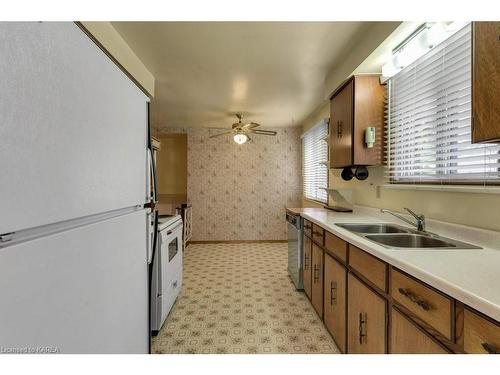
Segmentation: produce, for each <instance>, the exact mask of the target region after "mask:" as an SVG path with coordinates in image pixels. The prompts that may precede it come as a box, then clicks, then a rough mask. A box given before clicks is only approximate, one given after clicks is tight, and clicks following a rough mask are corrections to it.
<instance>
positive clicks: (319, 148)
mask: <svg viewBox="0 0 500 375" xmlns="http://www.w3.org/2000/svg"><path fill="white" fill-rule="evenodd" d="M327 136H328V122H327V120H322V121H321V122H320V123H318V124H317V125H315V126H314V127H313V128H312V129H310V130H308V131H307V132H306V133H305V134H304V135H303V136H302V171H303V183H304V187H303V191H304V193H303V194H304V197H305V198H307V199H312V200H315V201H319V202H323V203H327V197H328V196H327V191H326V190H325V189H326V188H327V187H328V143H327Z"/></svg>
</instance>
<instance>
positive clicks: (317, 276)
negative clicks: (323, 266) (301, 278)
mask: <svg viewBox="0 0 500 375" xmlns="http://www.w3.org/2000/svg"><path fill="white" fill-rule="evenodd" d="M313 276H314V283H316V281H318V280H319V266H318V265H317V264H315V265H314V275H313Z"/></svg>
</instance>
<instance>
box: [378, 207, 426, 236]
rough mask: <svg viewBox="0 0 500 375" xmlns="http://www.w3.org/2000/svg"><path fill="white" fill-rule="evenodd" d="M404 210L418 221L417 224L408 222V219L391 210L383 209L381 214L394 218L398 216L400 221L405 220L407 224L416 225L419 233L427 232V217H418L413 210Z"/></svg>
mask: <svg viewBox="0 0 500 375" xmlns="http://www.w3.org/2000/svg"><path fill="white" fill-rule="evenodd" d="M404 209H405V210H406V211H408V213H409V214H410V215H412V216H413V217H414V218H415V219H416V220H417V222H416V223H414V222H412V221H410V220H408V219H407V218H405V217H404V216H402V215H401V214H399V213H397V212H394V211H391V210H387V209H385V208H381V209H380V212H382V213H388V214H391V215H392V216H396V217H397V218H398V219H399V220H403V221H404V222H405V223H408V224H410V225H415V226H416V227H417V230H418V231H419V232H425V216H424V215H418V214H416V213H415V212H413V211H412V210H410V209H409V208H406V207H404Z"/></svg>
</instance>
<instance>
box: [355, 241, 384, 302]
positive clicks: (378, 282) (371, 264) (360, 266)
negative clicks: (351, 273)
mask: <svg viewBox="0 0 500 375" xmlns="http://www.w3.org/2000/svg"><path fill="white" fill-rule="evenodd" d="M349 265H350V266H351V267H352V268H354V270H356V271H357V272H358V273H360V274H361V275H362V276H364V277H365V278H366V279H368V280H369V281H371V282H372V283H373V284H374V285H375V286H377V287H378V288H379V289H380V290H383V291H384V292H385V291H386V275H387V273H386V271H387V265H386V264H385V263H384V262H382V261H381V260H379V259H377V258H375V257H374V256H372V255H370V254H368V253H366V252H364V251H363V250H361V249H358V248H357V247H356V246H353V245H351V244H349Z"/></svg>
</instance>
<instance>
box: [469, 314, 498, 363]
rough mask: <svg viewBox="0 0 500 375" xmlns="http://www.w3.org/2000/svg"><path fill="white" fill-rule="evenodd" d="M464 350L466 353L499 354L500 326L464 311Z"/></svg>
mask: <svg viewBox="0 0 500 375" xmlns="http://www.w3.org/2000/svg"><path fill="white" fill-rule="evenodd" d="M463 335H464V338H463V340H464V349H465V351H466V352H467V353H475V354H481V353H483V354H484V353H489V354H500V325H499V324H498V322H497V323H496V324H495V323H493V321H491V320H487V319H485V318H483V317H481V316H479V315H478V314H476V313H474V312H472V311H470V310H469V309H467V308H466V309H465V312H464V334H463Z"/></svg>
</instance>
